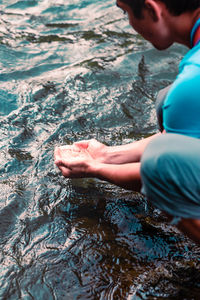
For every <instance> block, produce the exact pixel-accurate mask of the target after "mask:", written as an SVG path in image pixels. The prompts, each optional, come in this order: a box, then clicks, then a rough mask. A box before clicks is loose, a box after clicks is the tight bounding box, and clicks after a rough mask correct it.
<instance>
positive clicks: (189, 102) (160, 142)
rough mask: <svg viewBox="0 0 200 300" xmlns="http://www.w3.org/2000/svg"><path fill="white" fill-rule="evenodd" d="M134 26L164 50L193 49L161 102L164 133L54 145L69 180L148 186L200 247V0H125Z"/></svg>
mask: <svg viewBox="0 0 200 300" xmlns="http://www.w3.org/2000/svg"><path fill="white" fill-rule="evenodd" d="M117 6H118V7H120V8H121V9H122V10H124V11H125V12H126V13H127V14H128V17H129V22H130V25H131V26H132V27H133V28H134V29H135V30H136V31H137V32H138V33H139V34H141V35H142V36H143V37H144V38H145V39H146V40H148V41H149V42H151V43H152V44H153V45H154V47H155V48H157V49H159V50H163V49H167V48H168V47H170V46H171V45H172V44H173V43H175V42H178V43H180V44H183V45H185V46H187V47H188V48H190V50H189V52H188V53H187V55H186V56H185V57H184V59H183V60H182V62H181V64H180V71H179V74H178V76H177V78H176V80H175V82H174V83H173V84H172V86H171V87H170V88H169V89H167V91H166V90H165V91H164V95H161V96H160V98H161V100H160V102H159V103H158V110H157V111H158V119H159V120H161V121H160V127H161V131H162V133H158V134H155V135H153V136H151V137H148V138H146V139H143V140H141V141H137V142H133V143H130V144H128V145H121V146H113V147H108V146H105V145H103V144H101V143H99V142H98V141H96V140H89V141H81V142H77V143H75V144H74V145H72V146H63V147H59V148H56V149H55V163H56V165H57V166H58V168H59V169H60V170H61V172H62V174H63V175H64V176H65V177H68V178H80V177H96V178H99V179H103V180H106V181H109V182H111V183H114V184H116V185H118V186H121V187H123V188H126V189H131V190H137V191H140V189H141V186H142V191H143V192H144V194H145V195H146V197H147V199H148V200H149V201H151V202H152V203H153V204H154V205H155V206H157V207H158V208H160V209H161V210H163V211H164V212H165V213H166V214H167V215H168V216H169V218H172V219H173V223H174V224H176V226H177V227H178V228H179V229H180V230H182V231H183V232H184V233H185V234H187V235H188V236H189V237H190V238H192V239H193V240H194V241H195V242H197V243H198V244H200V140H199V138H200V43H199V41H200V0H120V1H119V0H118V1H117Z"/></svg>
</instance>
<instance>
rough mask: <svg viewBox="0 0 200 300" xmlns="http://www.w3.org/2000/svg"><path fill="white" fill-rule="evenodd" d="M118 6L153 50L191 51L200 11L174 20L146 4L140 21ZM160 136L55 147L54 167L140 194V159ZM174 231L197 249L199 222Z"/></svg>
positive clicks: (150, 0)
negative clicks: (175, 45) (122, 142)
mask: <svg viewBox="0 0 200 300" xmlns="http://www.w3.org/2000/svg"><path fill="white" fill-rule="evenodd" d="M117 6H118V7H120V8H121V9H122V10H123V11H125V12H126V13H127V14H128V18H129V23H130V25H131V26H132V27H133V28H134V30H135V31H137V32H138V33H139V34H141V35H142V36H143V37H144V38H145V39H146V40H148V41H149V42H151V43H152V45H153V46H154V47H155V48H157V49H159V50H164V49H167V48H168V47H170V46H171V45H172V44H173V43H175V42H177V43H180V44H182V45H185V46H187V47H190V32H191V29H192V27H193V25H194V24H195V22H196V20H197V19H198V18H199V17H200V9H197V10H196V11H193V12H187V13H184V14H181V15H180V16H173V15H171V14H170V12H169V11H168V10H167V8H166V6H165V4H164V3H162V2H160V1H159V0H146V1H145V7H144V9H143V17H142V18H141V19H137V18H135V17H134V15H133V13H132V11H131V8H130V7H129V6H128V5H126V4H124V3H123V2H120V1H117ZM163 133H165V132H163ZM159 134H161V133H158V134H155V135H153V136H151V137H148V138H146V139H142V140H140V141H136V142H132V143H130V144H127V145H121V146H112V147H110V146H106V145H104V144H102V143H100V142H98V141H97V140H95V139H92V140H86V141H80V142H76V143H74V144H73V145H71V146H69V145H68V146H62V147H56V149H55V153H54V157H55V164H56V165H57V167H58V168H59V170H60V171H61V173H62V175H63V176H65V177H66V178H86V177H94V178H98V179H101V180H105V181H108V182H111V183H113V184H115V185H118V186H120V187H122V188H125V189H130V190H134V191H140V189H141V176H140V159H141V156H142V154H143V152H144V149H145V147H146V146H147V145H148V143H149V142H150V141H151V140H153V139H154V138H156V137H157V136H158V135H159ZM169 219H170V216H169ZM177 227H178V228H179V229H180V230H181V231H182V232H183V233H185V234H186V235H187V236H188V237H190V238H191V239H192V240H193V241H195V242H196V243H197V244H199V245H200V219H199V220H194V219H183V218H182V219H181V221H180V222H179V224H178V225H177Z"/></svg>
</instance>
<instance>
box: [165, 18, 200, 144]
mask: <svg viewBox="0 0 200 300" xmlns="http://www.w3.org/2000/svg"><path fill="white" fill-rule="evenodd" d="M199 26H200V19H199V20H198V21H197V22H196V24H195V25H194V27H193V29H192V32H191V41H192V40H193V38H194V34H195V31H196V29H197V28H198V27H199ZM162 109H163V126H164V129H165V130H166V132H171V133H178V134H184V135H188V136H191V137H196V138H200V41H199V42H198V43H197V44H196V45H195V46H194V47H193V48H192V49H191V50H190V51H189V52H188V53H187V54H186V55H185V56H184V58H183V59H182V61H181V63H180V66H179V74H178V76H177V78H176V80H175V81H174V83H173V85H172V87H171V89H170V90H169V92H168V94H167V96H166V99H165V102H164V105H163V108H162Z"/></svg>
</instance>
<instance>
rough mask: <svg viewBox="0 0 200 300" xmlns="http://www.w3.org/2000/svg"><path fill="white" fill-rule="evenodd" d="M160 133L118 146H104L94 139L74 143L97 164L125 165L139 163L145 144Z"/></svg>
mask: <svg viewBox="0 0 200 300" xmlns="http://www.w3.org/2000/svg"><path fill="white" fill-rule="evenodd" d="M160 134H161V133H157V134H154V135H152V136H150V137H148V138H145V139H142V140H140V141H136V142H132V143H130V144H126V145H120V146H106V145H104V144H102V143H100V142H98V141H96V140H95V139H93V140H87V141H80V142H76V143H74V146H75V147H77V149H79V150H82V149H84V150H86V151H87V152H88V153H89V154H90V156H91V157H92V158H93V159H95V160H96V161H98V162H102V163H106V164H125V163H132V162H139V161H140V158H141V156H142V154H143V152H144V149H145V147H146V146H147V144H148V143H149V142H150V141H151V140H152V139H154V138H155V137H156V136H158V135H160Z"/></svg>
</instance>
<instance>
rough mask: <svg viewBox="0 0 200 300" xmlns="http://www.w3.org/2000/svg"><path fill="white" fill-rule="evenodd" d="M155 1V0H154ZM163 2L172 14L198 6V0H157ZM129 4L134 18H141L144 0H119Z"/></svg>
mask: <svg viewBox="0 0 200 300" xmlns="http://www.w3.org/2000/svg"><path fill="white" fill-rule="evenodd" d="M155 1H156V0H155ZM159 1H160V2H162V3H164V4H165V6H166V8H167V9H168V10H169V12H170V13H171V14H172V15H174V16H179V15H181V14H182V13H185V12H190V11H194V10H196V9H197V8H199V7H200V0H159ZM120 2H123V3H125V4H127V5H129V6H130V8H131V10H132V12H133V14H134V16H135V17H136V18H142V10H143V8H145V2H146V1H145V0H121V1H120Z"/></svg>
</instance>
